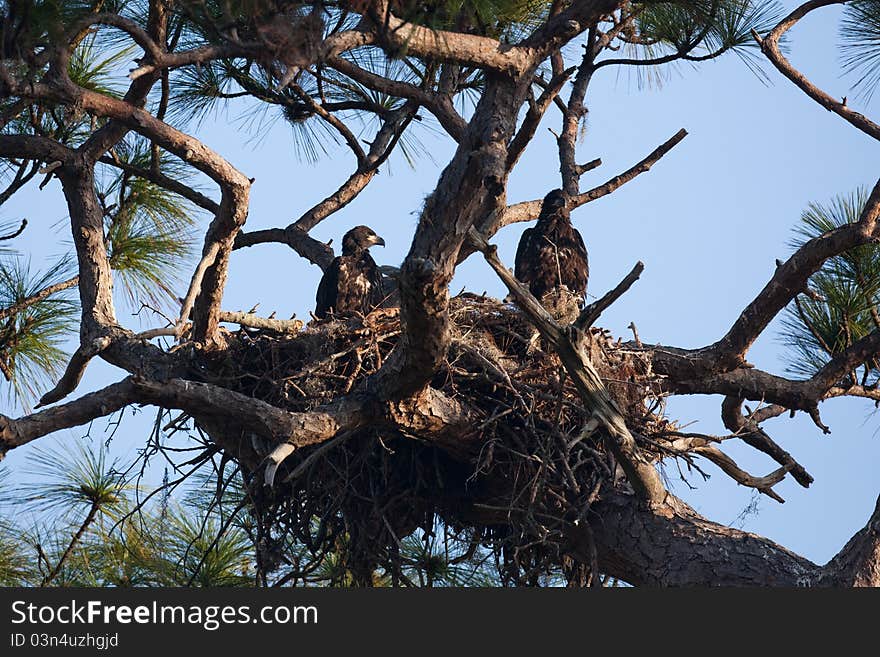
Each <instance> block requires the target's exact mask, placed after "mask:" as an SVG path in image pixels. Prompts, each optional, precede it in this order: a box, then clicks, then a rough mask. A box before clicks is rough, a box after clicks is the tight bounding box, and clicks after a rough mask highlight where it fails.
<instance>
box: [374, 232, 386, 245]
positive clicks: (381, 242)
mask: <svg viewBox="0 0 880 657" xmlns="http://www.w3.org/2000/svg"><path fill="white" fill-rule="evenodd" d="M373 244H377V245H379V246H385V240H383V239H382V238H381V237H379V236H378V235H373Z"/></svg>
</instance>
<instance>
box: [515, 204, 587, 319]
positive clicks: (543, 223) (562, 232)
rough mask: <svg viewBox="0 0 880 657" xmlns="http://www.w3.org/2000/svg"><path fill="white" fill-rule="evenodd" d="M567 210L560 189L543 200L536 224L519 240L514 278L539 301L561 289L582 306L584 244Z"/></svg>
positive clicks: (584, 280) (584, 283) (585, 289)
mask: <svg viewBox="0 0 880 657" xmlns="http://www.w3.org/2000/svg"><path fill="white" fill-rule="evenodd" d="M567 206H568V197H567V195H566V194H565V192H563V191H562V190H561V189H554V190H553V191H551V192H550V193H549V194H547V196H545V197H544V201H543V203H542V204H541V214H540V215H539V216H538V222H537V223H536V224H535V226H534V228H528V229H526V230H525V231H524V232H523V234H522V237H521V238H520V240H519V246H518V247H517V250H516V260H515V261H514V275H515V276H516V277H517V279H519V281H520V282H521V283H523V284H524V285H527V286H528V288H529V290H531V292H532V294H533V295H535V298H537V299H538V300H539V301H540V300H541V299H543V298H544V296H545V295H546V294H547V293H549V292H554V291H557V290H559V288H563V287H564V288H567V290H568V292H570V293H571V294H573V295H575V296H576V297H577V298H578V299H579V303H581V304H582V303H583V300H584V298H585V296H586V294H587V279H588V278H589V275H590V267H589V264H588V261H587V249H586V247H585V246H584V240H583V239H582V238H581V234H580V233H579V232H578V231H577V230H576V229H575V228H574V226H572V225H571V218H570V216H569V211H568V207H567Z"/></svg>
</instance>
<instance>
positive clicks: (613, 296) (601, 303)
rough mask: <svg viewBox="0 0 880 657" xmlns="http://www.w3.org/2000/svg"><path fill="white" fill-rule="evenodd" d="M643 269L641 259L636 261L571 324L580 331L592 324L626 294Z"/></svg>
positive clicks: (643, 265)
mask: <svg viewBox="0 0 880 657" xmlns="http://www.w3.org/2000/svg"><path fill="white" fill-rule="evenodd" d="M643 271H645V264H644V263H643V262H641V261H639V262H637V263H636V264H635V266H634V267H633V268H632V271H630V273H628V274H627V275H626V277H625V278H624V279H623V280H622V281H620V283H618V284H617V286H616V287H615V288H614V289H613V290H611V291H610V292H608V293H607V294H605V295H604V296H603V297H602V298H601V299H597V300H596V301H594V302H593V303H591V304H590V305H588V306H586V307H585V308H584V309H583V310H582V311H581V313H580V315H579V316H578V318H577V319H576V320H575V321H574V324H573V326H574V327H575V328H577V329H580V330H581V331H584V330H586V329H588V328H589V327H590V326H592V325H593V324H594V323H595V322H596V320H597V319H599V316H600V315H601V314H602V313H603V312H604V311H605V310H606V309H607V308H608V307H609V306H610V305H611V304H612V303H614V302H615V301H617V300H618V299H619V298H620V297H622V296H623V295H624V294H626V291H627V290H629V288H631V287H632V286H633V283H635V282H636V281H637V280H639V276H641V275H642V272H643Z"/></svg>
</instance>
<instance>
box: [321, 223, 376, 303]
mask: <svg viewBox="0 0 880 657" xmlns="http://www.w3.org/2000/svg"><path fill="white" fill-rule="evenodd" d="M375 244H379V245H380V246H385V240H383V239H382V238H381V237H379V236H378V235H376V233H374V232H373V231H372V229H370V228H368V227H367V226H355V227H354V228H352V229H351V230H350V231H348V232H347V233H346V234H345V236H344V237H343V238H342V255H340V256H337V257H336V258H334V260H333V262H331V263H330V266H329V267H328V268H327V271H325V272H324V275H323V276H322V277H321V282H320V283H319V284H318V293H317V294H316V295H315V302H316V307H315V317H318V318H319V319H323V318H324V317H327V315H328V314H329V313H330V312H331V311H332V312H334V313H344V312H359V313H363V314H367V313H368V312H370V311H371V310H372V309H373V308H375V307H376V306H378V305H379V304H380V303H381V302H382V297H383V291H382V274H381V272H380V271H379V268H378V267H377V266H376V263H375V261H374V260H373V258H372V257H371V256H370V253H369V251H368V249H369V248H370V247H371V246H373V245H375Z"/></svg>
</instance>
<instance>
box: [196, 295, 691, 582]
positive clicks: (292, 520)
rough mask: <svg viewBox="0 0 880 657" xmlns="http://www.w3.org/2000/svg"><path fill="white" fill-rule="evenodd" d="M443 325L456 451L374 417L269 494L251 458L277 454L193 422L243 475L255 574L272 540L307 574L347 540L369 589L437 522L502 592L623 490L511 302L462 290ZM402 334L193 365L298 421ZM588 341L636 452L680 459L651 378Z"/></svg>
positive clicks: (603, 343)
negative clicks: (459, 412)
mask: <svg viewBox="0 0 880 657" xmlns="http://www.w3.org/2000/svg"><path fill="white" fill-rule="evenodd" d="M451 318H452V321H453V327H454V328H453V335H452V340H451V346H450V348H449V351H448V354H447V358H446V360H445V363H444V365H443V367H442V368H441V369H440V370H439V371H438V372H437V374H436V376H435V377H434V380H433V381H432V387H433V388H434V389H435V390H437V391H439V392H440V393H442V394H443V395H445V396H446V397H447V398H449V399H451V400H453V401H454V402H456V403H457V404H459V405H460V406H461V407H462V408H464V409H467V412H468V414H469V417H470V418H472V422H471V423H470V426H469V430H468V431H465V432H463V433H462V434H461V435H456V439H455V441H454V442H453V441H450V440H449V439H448V438H447V439H445V440H443V441H436V440H434V436H432V435H430V434H424V435H422V434H421V432H419V431H418V430H417V429H413V428H412V427H406V428H402V427H400V426H393V425H388V424H387V423H381V424H380V423H377V424H376V425H374V426H373V425H371V426H369V427H367V428H364V429H360V430H357V431H353V432H348V433H342V434H340V435H337V436H336V437H335V438H333V439H332V440H330V441H328V442H326V443H322V444H319V445H313V446H309V447H305V448H301V449H298V450H296V451H295V452H294V453H293V454H292V455H291V456H290V457H289V458H288V459H286V460H285V461H284V463H283V464H282V465H281V467H280V469H279V470H278V472H277V473H276V475H275V478H274V485H273V486H272V487H268V486H265V485H264V480H263V474H262V471H261V467H260V466H258V467H251V468H250V469H248V467H247V464H255V463H259V464H262V463H264V461H261V459H262V458H263V457H264V456H265V455H266V454H267V453H269V452H270V451H271V449H272V447H273V445H270V444H268V443H267V441H265V440H264V438H261V437H260V436H258V435H257V434H255V433H253V432H251V431H249V430H248V427H246V426H236V425H234V424H230V423H228V422H223V423H219V422H216V421H213V422H212V421H211V419H210V418H204V417H197V418H196V420H197V422H198V423H199V425H200V427H201V428H202V429H203V430H204V431H206V432H207V433H208V434H209V435H211V436H212V437H214V439H215V441H216V442H217V443H218V444H221V445H224V446H227V447H226V451H227V453H228V455H229V456H231V457H233V458H235V459H237V460H238V461H239V462H240V463H241V464H242V465H243V472H244V473H245V481H246V487H247V490H248V495H249V497H250V501H251V504H252V511H253V514H254V516H255V519H256V521H257V522H256V524H257V525H258V526H259V531H260V532H261V535H260V536H259V537H258V538H259V540H258V544H259V545H261V546H268V547H266V548H265V554H263V555H262V557H263V560H264V565H267V566H269V567H270V568H271V566H278V565H281V564H282V562H283V561H284V556H283V546H284V545H285V544H287V541H290V540H295V541H296V542H298V543H299V544H301V545H304V546H305V547H306V548H307V550H308V551H309V553H310V554H311V557H312V559H311V561H310V562H309V563H305V564H304V563H302V562H299V565H298V567H299V568H301V569H303V570H304V571H306V570H307V569H308V568H309V567H314V564H316V563H318V562H320V560H321V559H323V557H324V556H326V555H327V554H329V553H335V554H338V553H339V551H340V546H343V545H344V546H345V548H344V555H345V559H347V560H348V562H347V563H346V564H345V565H346V567H347V568H348V570H349V571H350V572H352V573H354V574H355V575H356V576H357V575H358V573H360V576H361V577H362V578H363V579H364V580H366V581H369V578H370V574H371V573H372V572H373V571H374V569H375V568H377V567H382V568H384V569H385V570H386V571H387V572H388V573H390V574H391V576H392V577H394V576H395V573H399V572H400V562H399V558H398V557H399V555H398V547H399V544H400V541H401V539H403V538H404V537H406V536H408V535H410V534H412V533H413V532H415V531H417V530H419V529H420V528H421V529H423V530H425V531H426V532H431V531H432V530H433V528H435V527H436V525H437V523H438V522H441V523H444V524H445V526H446V527H447V528H452V529H453V530H454V531H455V532H457V533H458V535H459V536H460V537H461V539H462V540H463V541H467V542H469V543H471V544H474V543H476V544H480V545H482V546H483V547H485V548H487V549H490V550H492V551H493V552H494V553H495V555H496V557H497V558H498V560H499V563H500V565H501V572H502V574H503V576H504V577H505V578H507V579H508V580H509V581H510V582H513V583H534V582H536V581H538V580H539V578H540V577H542V576H545V575H547V574H549V573H551V572H554V570H555V572H557V573H558V569H559V564H560V563H562V562H563V557H564V555H565V552H566V541H565V532H566V528H567V527H570V526H572V524H578V523H580V522H581V521H582V520H583V519H584V518H585V517H586V514H587V513H588V512H589V505H590V502H591V501H592V500H594V499H595V497H596V495H597V494H598V491H600V490H601V489H602V487H604V486H613V487H617V488H620V487H625V486H626V485H627V484H626V480H625V478H624V477H623V475H622V472H621V470H620V468H619V467H618V464H617V462H616V461H615V458H614V457H613V455H612V453H611V451H610V450H609V449H607V446H606V444H605V437H604V435H603V431H602V430H601V429H598V430H597V424H596V422H595V420H593V419H592V411H591V410H590V409H585V408H584V407H583V403H582V401H581V398H580V397H579V396H578V392H577V390H576V388H575V387H574V385H573V384H572V382H571V381H570V379H569V377H568V376H567V375H566V373H565V369H564V368H563V367H562V365H561V363H560V361H559V359H558V357H557V356H556V355H555V354H553V353H552V352H550V351H549V350H545V349H544V347H545V346H546V345H544V344H543V343H541V342H540V341H536V340H535V338H534V329H533V328H532V327H531V325H530V324H529V323H528V321H527V320H526V319H525V317H524V316H523V315H522V314H521V313H520V312H519V310H518V309H516V307H514V306H512V305H510V304H504V303H502V302H500V301H498V300H495V299H491V298H487V297H479V296H475V295H472V294H462V295H460V296H458V297H456V298H454V299H453V300H452V303H451ZM399 334H400V324H399V319H398V310H397V309H394V308H391V309H381V310H377V311H375V312H373V313H371V314H370V315H368V316H366V317H360V316H358V317H349V318H336V319H332V320H328V321H323V322H315V323H312V324H311V325H309V326H308V327H307V328H306V329H305V330H304V331H302V332H300V333H297V334H280V333H274V332H270V331H252V330H248V329H242V330H241V331H239V332H237V333H235V334H232V335H231V336H229V348H228V349H227V350H225V351H223V352H218V353H216V354H215V355H213V356H212V357H211V359H210V360H206V361H205V362H204V363H202V364H201V365H200V366H199V370H200V376H201V378H203V380H204V381H205V382H208V383H212V384H215V385H221V386H223V387H225V388H228V389H231V390H234V391H236V392H239V393H242V394H244V395H247V396H249V397H254V398H258V399H260V400H262V401H265V402H268V403H270V404H272V405H274V406H278V407H280V408H283V409H286V410H289V411H294V412H304V411H310V410H313V409H315V408H316V407H318V406H321V405H323V404H326V403H328V402H330V401H332V400H334V399H337V398H339V397H340V396H342V395H346V394H349V393H351V392H352V391H357V386H358V384H359V383H360V382H361V381H363V380H364V379H365V378H366V377H368V376H369V375H371V374H373V373H374V372H376V371H377V370H378V369H379V368H380V367H381V365H382V363H383V362H384V361H385V360H386V359H387V358H388V357H389V354H390V353H391V351H392V350H393V349H394V347H395V344H396V342H397V339H398V337H399ZM586 345H587V349H588V354H589V357H590V359H591V360H592V362H593V363H594V365H595V367H596V369H597V371H598V372H599V374H600V376H601V378H602V380H603V382H604V383H605V385H606V387H607V390H608V391H609V393H610V395H611V397H612V398H613V400H614V401H615V403H616V404H617V406H618V407H619V408H620V409H621V411H622V412H623V414H624V416H625V418H626V421H627V425H628V427H629V428H630V430H631V432H632V433H633V434H634V435H635V436H637V437H638V440H639V441H640V447H641V449H642V450H643V451H644V454H645V457H646V458H647V459H648V460H649V461H651V462H656V461H657V460H659V459H660V458H662V457H663V456H666V455H670V454H674V455H676V456H683V455H684V454H683V453H681V452H673V451H671V450H664V448H663V444H664V442H670V441H671V440H672V438H670V436H669V435H668V434H669V432H670V431H671V430H674V429H675V427H674V426H672V425H670V423H669V422H668V421H667V420H666V419H665V418H663V417H662V416H661V415H660V414H658V413H657V412H656V409H657V408H660V407H662V405H661V404H658V403H657V401H658V399H659V397H660V394H661V393H660V389H659V386H658V381H657V380H656V378H655V377H654V376H653V375H652V374H651V372H650V371H649V368H648V366H647V364H646V362H645V361H643V360H642V357H641V356H640V355H638V354H634V353H632V352H627V351H626V350H624V349H622V348H621V347H620V346H619V344H618V343H615V342H614V341H613V340H612V339H611V338H610V337H609V336H608V335H607V333H606V332H605V331H603V330H600V329H591V330H590V331H589V335H588V336H587V339H586ZM230 445H232V446H235V449H237V452H236V453H229V452H230V451H234V450H230V449H229V447H228V446H230ZM486 517H492V518H496V520H492V521H491V522H486V521H485V520H484V518H486ZM499 517H503V522H501V523H499V522H498V521H497V518H499Z"/></svg>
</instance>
